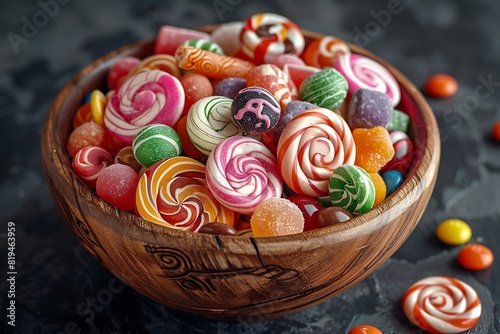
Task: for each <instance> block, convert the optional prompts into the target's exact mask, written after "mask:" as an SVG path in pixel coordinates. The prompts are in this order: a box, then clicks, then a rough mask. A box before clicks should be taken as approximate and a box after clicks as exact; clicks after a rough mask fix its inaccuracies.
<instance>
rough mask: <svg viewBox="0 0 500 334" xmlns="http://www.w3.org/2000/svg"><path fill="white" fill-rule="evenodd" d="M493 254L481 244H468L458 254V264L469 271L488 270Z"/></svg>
mask: <svg viewBox="0 0 500 334" xmlns="http://www.w3.org/2000/svg"><path fill="white" fill-rule="evenodd" d="M494 258H495V256H494V255H493V252H492V251H491V250H490V249H489V248H488V247H486V246H485V245H481V244H469V245H466V246H464V247H462V249H460V251H459V252H458V257H457V259H458V263H460V265H461V266H462V267H464V268H466V269H469V270H484V269H486V268H489V267H490V266H491V265H492V264H493V261H494Z"/></svg>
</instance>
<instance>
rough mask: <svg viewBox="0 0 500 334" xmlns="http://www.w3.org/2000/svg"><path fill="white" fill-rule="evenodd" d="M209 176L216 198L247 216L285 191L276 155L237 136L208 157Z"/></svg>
mask: <svg viewBox="0 0 500 334" xmlns="http://www.w3.org/2000/svg"><path fill="white" fill-rule="evenodd" d="M206 177H207V185H208V187H209V188H210V190H211V191H212V194H213V195H214V196H215V198H217V199H218V200H219V201H220V202H221V203H222V204H223V205H225V206H227V207H228V208H230V209H232V210H234V211H237V212H240V213H243V214H252V213H253V212H254V211H255V208H256V207H257V205H259V203H261V202H262V201H264V200H266V199H268V198H272V197H280V196H281V193H282V191H283V181H282V180H281V176H280V172H279V169H278V164H277V163H276V160H275V158H274V156H273V155H272V153H271V152H270V151H269V150H268V149H267V148H266V146H265V145H264V144H262V143H261V142H259V141H258V140H255V139H253V138H248V137H242V136H234V137H231V138H228V139H226V140H224V141H223V142H221V143H220V144H219V145H217V146H216V147H215V149H214V150H213V151H212V153H210V155H209V156H208V160H207V167H206Z"/></svg>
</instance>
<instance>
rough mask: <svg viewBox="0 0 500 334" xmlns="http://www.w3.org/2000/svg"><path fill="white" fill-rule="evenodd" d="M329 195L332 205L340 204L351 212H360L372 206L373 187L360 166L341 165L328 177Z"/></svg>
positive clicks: (373, 198) (373, 199)
mask: <svg viewBox="0 0 500 334" xmlns="http://www.w3.org/2000/svg"><path fill="white" fill-rule="evenodd" d="M328 189H329V195H330V200H331V201H332V204H333V206H340V207H341V208H344V209H346V210H348V211H350V212H352V213H353V214H361V213H364V212H366V211H368V210H370V209H371V208H372V207H373V203H374V202H375V187H374V185H373V182H372V180H371V178H370V176H369V175H368V173H367V172H366V171H365V170H364V169H363V168H361V167H358V166H354V165H342V166H340V167H338V168H337V169H335V171H334V172H333V173H332V175H331V177H330V183H329V187H328Z"/></svg>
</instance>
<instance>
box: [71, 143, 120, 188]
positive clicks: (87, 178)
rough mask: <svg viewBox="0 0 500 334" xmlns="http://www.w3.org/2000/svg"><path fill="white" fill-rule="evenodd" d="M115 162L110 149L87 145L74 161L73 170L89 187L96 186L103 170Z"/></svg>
mask: <svg viewBox="0 0 500 334" xmlns="http://www.w3.org/2000/svg"><path fill="white" fill-rule="evenodd" d="M112 163H113V158H112V157H111V154H109V152H108V151H106V150H105V149H103V148H101V147H97V146H85V147H84V148H82V149H81V150H79V151H78V152H77V153H76V155H75V159H74V160H73V162H72V166H73V170H74V171H75V173H76V174H77V175H78V176H79V177H80V178H81V179H82V180H83V182H85V183H86V184H87V185H88V186H89V187H91V188H95V184H96V181H97V177H98V176H99V174H100V173H101V171H102V170H103V169H104V168H106V167H107V166H109V165H111V164H112Z"/></svg>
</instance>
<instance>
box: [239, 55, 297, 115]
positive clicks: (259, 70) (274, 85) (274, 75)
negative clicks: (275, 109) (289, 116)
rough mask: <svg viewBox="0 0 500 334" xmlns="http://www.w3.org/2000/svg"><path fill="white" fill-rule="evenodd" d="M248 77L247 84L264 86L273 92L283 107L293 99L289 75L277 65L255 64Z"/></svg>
mask: <svg viewBox="0 0 500 334" xmlns="http://www.w3.org/2000/svg"><path fill="white" fill-rule="evenodd" d="M246 79H247V86H249V87H250V86H255V87H262V88H265V89H266V90H268V91H269V92H271V93H272V94H273V95H274V97H275V98H276V99H277V100H278V101H279V103H280V106H281V108H283V109H284V108H285V107H286V105H287V104H288V103H290V102H291V101H292V94H291V92H290V87H289V85H288V81H289V79H288V76H287V75H286V74H285V72H283V71H282V70H281V69H280V68H279V67H278V66H276V65H272V64H262V65H259V66H255V67H254V68H253V69H252V70H250V72H248V75H247V78H246Z"/></svg>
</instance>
